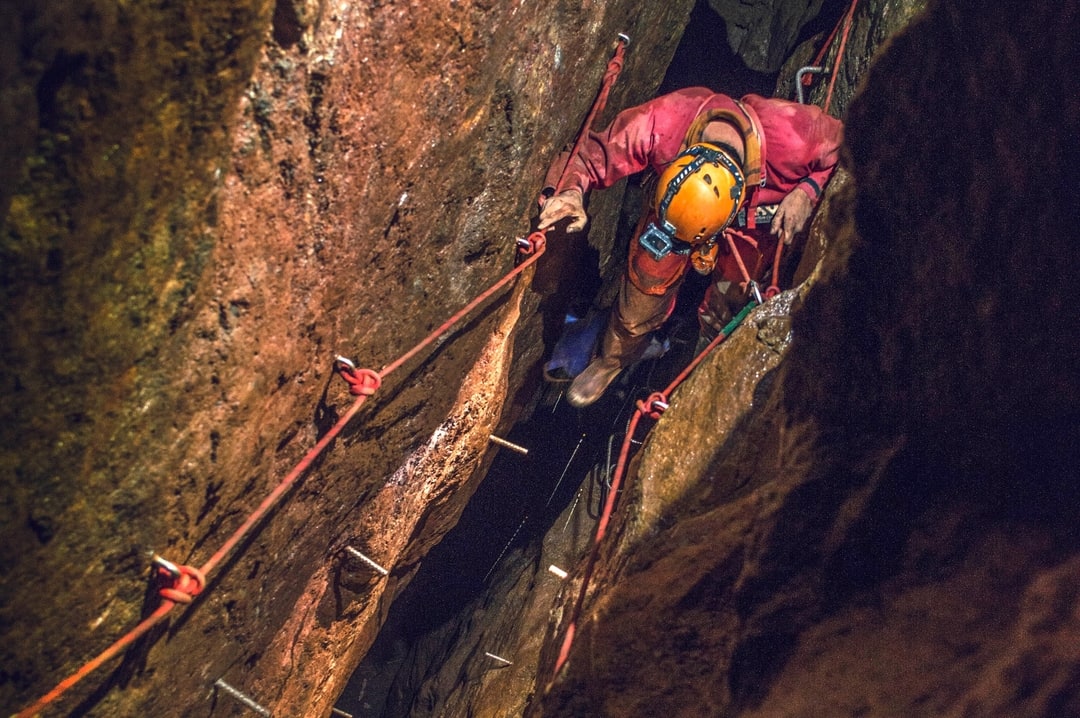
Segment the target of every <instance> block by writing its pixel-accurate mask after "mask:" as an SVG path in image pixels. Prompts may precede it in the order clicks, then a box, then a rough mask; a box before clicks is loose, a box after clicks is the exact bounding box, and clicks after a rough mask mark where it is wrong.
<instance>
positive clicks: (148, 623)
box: [15, 232, 545, 718]
mask: <svg viewBox="0 0 1080 718" xmlns="http://www.w3.org/2000/svg"><path fill="white" fill-rule="evenodd" d="M523 241H524V243H525V246H524V247H522V248H521V252H522V254H526V255H530V256H529V257H528V258H527V259H526V260H525V261H523V262H521V263H520V264H519V265H518V266H517V267H515V268H514V269H513V271H511V272H510V273H508V274H507V275H506V276H504V277H503V278H502V279H500V280H499V281H498V282H496V283H495V284H493V285H492V286H491V287H490V288H488V289H487V290H486V291H484V292H483V293H482V294H481V295H480V296H479V297H477V298H476V299H474V300H473V301H472V302H470V303H469V304H467V305H466V306H465V308H463V309H462V310H461V311H459V312H458V313H457V314H455V315H454V316H452V317H451V318H450V319H448V320H447V321H446V322H444V323H443V324H442V325H440V326H439V328H437V329H436V330H435V331H433V332H432V333H431V334H429V335H428V336H427V337H425V338H424V339H423V340H422V341H421V342H420V343H419V344H417V345H416V346H415V347H413V348H412V349H410V350H409V351H408V352H406V353H405V354H404V355H403V356H402V357H401V358H400V359H398V360H397V361H395V362H393V363H392V364H390V365H389V366H387V367H386V368H384V369H383V370H382V371H380V372H378V373H375V372H373V371H371V370H370V369H361V370H349V371H342V372H341V373H342V375H343V376H345V375H346V374H348V375H350V376H345V378H346V380H347V381H348V382H349V386H350V391H351V392H352V393H353V394H356V395H357V397H356V400H355V401H354V402H353V403H352V405H351V406H350V407H349V408H348V410H346V412H345V413H344V414H343V415H342V416H341V418H339V419H338V420H337V422H336V423H335V424H334V425H333V426H332V427H331V428H330V430H329V431H327V432H326V434H324V435H323V437H322V438H321V439H319V441H318V442H317V443H316V444H315V446H313V447H312V448H311V449H310V450H309V451H308V452H307V454H305V455H304V457H303V458H302V459H301V460H300V462H299V463H298V464H296V466H295V467H293V469H292V470H291V471H290V472H289V473H288V475H286V476H285V478H283V479H282V480H281V481H280V482H279V483H278V485H277V486H275V487H274V489H273V491H271V492H270V494H269V495H268V496H267V497H266V498H265V499H263V501H262V503H261V504H259V506H258V508H256V509H255V510H254V511H253V512H252V513H251V514H250V515H249V516H248V517H247V518H246V519H245V520H244V522H243V523H242V524H241V525H240V527H239V528H238V529H236V531H234V532H233V534H232V535H231V536H230V537H229V538H228V540H226V541H225V543H224V544H222V545H221V548H219V549H218V550H217V551H216V552H214V555H213V556H211V557H210V558H209V559H208V560H207V561H206V563H204V564H203V565H202V566H201V567H200V568H198V569H195V568H192V567H190V566H182V565H181V566H175V567H173V568H174V569H175V571H176V573H175V574H173V573H172V572H170V571H168V570H165V569H159V578H161V579H162V580H163V581H166V582H168V584H167V585H165V586H163V587H162V588H161V590H160V594H161V596H162V602H161V605H160V606H158V608H157V610H155V611H154V612H153V613H152V614H151V615H150V616H149V617H147V618H146V619H144V620H143V621H142V622H141V623H139V624H138V625H137V626H135V628H133V629H132V630H131V631H129V632H128V633H126V634H124V636H122V637H121V638H120V639H119V640H117V641H116V642H115V643H113V644H112V645H111V646H109V647H108V648H107V649H105V650H104V651H102V652H101V653H100V654H99V655H98V656H97V657H95V658H94V659H92V660H90V661H89V662H87V663H86V664H85V665H83V666H82V667H81V668H79V669H78V670H77V671H75V672H74V673H72V674H71V675H70V676H68V677H67V678H65V679H64V680H63V681H61V682H60V683H58V684H57V685H56V687H55V688H53V689H52V690H51V691H49V692H48V693H46V694H45V695H44V696H42V697H41V698H39V699H38V700H37V701H36V702H35V703H34V704H33V705H31V706H29V707H28V708H25V709H23V710H22V711H20V712H19V713H17V714H16V716H15V718H31V716H33V715H35V714H36V713H38V712H39V711H41V710H42V709H43V708H44V707H45V706H47V705H48V704H50V703H52V702H53V701H55V700H56V699H57V698H59V697H60V696H61V695H63V694H64V693H65V692H66V691H67V690H68V689H70V688H71V687H72V686H74V685H75V684H76V683H78V682H79V681H81V680H82V679H83V678H85V677H86V676H87V675H89V674H90V673H92V672H93V671H94V670H96V669H97V668H98V667H99V666H101V665H102V664H103V663H105V662H106V661H108V660H109V659H111V658H113V657H115V656H117V655H119V654H120V653H121V652H122V651H124V650H125V649H127V648H128V647H129V646H130V645H131V644H132V643H134V642H135V641H136V640H137V639H138V638H139V637H141V636H142V635H144V634H145V633H146V632H147V631H149V630H150V629H151V628H153V627H154V626H155V625H157V624H158V623H160V622H161V620H162V619H164V618H165V616H166V614H168V613H169V611H171V610H172V608H173V606H175V605H176V604H177V603H184V604H187V603H190V602H191V601H192V599H193V598H194V597H195V596H196V595H198V594H199V593H201V592H202V590H203V588H204V587H205V585H206V578H205V577H206V576H207V575H208V574H210V573H211V572H212V571H213V570H214V569H215V568H217V567H218V566H219V565H220V564H221V562H222V561H224V560H225V558H226V557H228V555H229V554H230V553H231V552H232V550H233V549H234V548H236V546H237V544H239V543H240V542H241V541H243V540H244V538H245V537H246V536H247V535H248V533H250V531H251V529H252V528H254V527H255V526H256V525H257V524H258V523H259V521H260V520H261V519H262V518H263V517H264V516H266V514H267V513H269V512H270V510H271V509H272V508H274V506H276V505H277V503H278V502H279V501H280V500H281V497H282V496H284V495H285V493H286V492H287V491H288V490H289V489H290V488H291V487H292V485H293V484H294V483H296V481H297V479H299V478H300V477H301V476H302V475H303V473H304V472H305V471H306V470H307V469H308V467H310V466H311V464H312V462H314V461H315V459H316V458H318V456H319V455H320V454H322V452H323V451H324V450H325V449H326V447H327V446H329V445H330V443H331V442H332V441H333V440H334V439H335V438H336V437H337V436H338V434H340V433H341V430H342V429H344V428H345V425H346V424H348V423H349V421H350V420H352V418H353V417H354V416H356V413H357V412H358V411H360V407H361V406H363V404H364V402H365V401H367V398H368V397H369V396H371V395H372V394H374V393H375V391H376V390H377V389H378V388H379V385H380V384H381V381H382V379H383V378H384V377H386V376H387V375H388V374H390V372H392V371H394V370H395V369H397V368H399V367H400V366H401V365H402V364H404V363H405V362H406V361H408V360H409V359H411V358H412V357H414V356H416V354H417V353H418V352H420V351H421V350H422V349H423V348H424V347H426V346H428V345H430V344H431V343H432V342H434V341H435V340H436V339H438V338H439V337H440V336H442V334H443V333H445V332H446V331H447V330H448V329H450V327H451V326H453V325H454V324H455V323H457V322H458V321H460V320H461V319H462V318H463V317H464V316H465V315H466V314H468V313H469V312H470V311H472V310H473V309H475V308H476V307H477V306H478V305H479V304H480V303H482V302H483V301H484V300H485V299H487V298H489V297H490V296H491V295H492V294H494V293H495V292H496V291H498V290H499V289H500V288H502V287H504V286H505V285H506V284H508V283H509V282H510V281H511V280H513V279H514V278H515V277H517V276H518V275H519V274H521V273H522V272H524V271H525V269H526V268H528V267H530V266H532V265H533V264H535V263H536V261H537V260H538V259H539V258H540V257H541V256H542V255H543V253H544V249H545V246H544V235H543V233H540V232H534V233H533V234H531V235H530V236H529V237H528V239H527V240H523ZM170 579H171V580H170Z"/></svg>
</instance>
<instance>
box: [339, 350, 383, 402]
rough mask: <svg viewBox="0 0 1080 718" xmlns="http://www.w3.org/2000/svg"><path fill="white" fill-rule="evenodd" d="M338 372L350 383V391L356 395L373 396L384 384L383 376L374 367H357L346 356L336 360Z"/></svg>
mask: <svg viewBox="0 0 1080 718" xmlns="http://www.w3.org/2000/svg"><path fill="white" fill-rule="evenodd" d="M334 363H335V364H336V365H337V371H338V374H341V378H342V379H344V380H345V381H346V382H348V384H349V393H350V394H352V395H354V396H371V395H372V394H374V393H375V392H377V391H378V390H379V387H380V386H382V377H381V376H380V375H379V372H377V371H375V370H374V369H357V368H356V365H355V364H353V363H352V362H351V361H349V360H348V359H346V358H345V357H342V356H339V357H337V358H336V359H335V360H334Z"/></svg>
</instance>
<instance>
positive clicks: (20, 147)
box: [0, 0, 689, 716]
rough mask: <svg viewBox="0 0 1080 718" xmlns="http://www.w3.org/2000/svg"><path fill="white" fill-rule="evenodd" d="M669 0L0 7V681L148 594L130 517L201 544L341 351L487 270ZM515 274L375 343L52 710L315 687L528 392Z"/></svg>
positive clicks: (305, 699) (309, 692)
mask: <svg viewBox="0 0 1080 718" xmlns="http://www.w3.org/2000/svg"><path fill="white" fill-rule="evenodd" d="M688 11H689V3H688V2H678V3H671V4H665V5H663V6H655V7H648V8H639V7H638V4H637V3H633V2H604V3H592V4H588V5H586V6H584V7H579V6H578V5H576V4H566V3H563V4H556V5H553V6H548V7H545V8H542V9H541V8H538V7H533V6H531V5H529V4H527V3H522V2H499V3H495V2H457V1H456V0H454V1H452V2H436V3H415V2H414V3H411V4H408V3H406V4H401V3H347V2H336V1H334V0H325V1H318V0H315V1H312V2H307V1H304V2H301V1H299V0H297V1H296V2H291V1H290V0H280V2H248V3H244V2H230V3H219V2H213V3H201V4H200V3H196V4H191V3H187V4H184V5H183V7H180V6H177V7H172V6H169V7H165V6H164V5H146V4H138V3H136V4H124V3H121V4H120V5H117V4H115V3H107V2H97V1H95V0H83V1H81V2H76V3H67V2H65V3H50V2H45V3H29V2H27V3H22V2H20V3H15V4H13V5H12V4H9V5H8V6H6V7H5V8H4V10H2V11H0V15H2V16H3V17H4V19H5V21H9V22H8V24H6V25H5V27H10V28H11V37H10V42H9V43H8V44H7V46H6V47H5V49H4V50H3V52H4V53H5V55H4V56H5V58H6V59H7V60H9V61H10V62H5V63H3V64H4V67H3V70H0V72H2V73H3V74H2V75H0V81H2V82H3V87H2V88H0V92H2V97H3V100H4V102H3V103H2V104H3V106H4V108H5V109H4V110H3V114H2V115H0V116H2V117H3V118H4V120H5V133H4V137H3V138H2V139H0V156H2V157H3V158H4V160H5V161H4V163H3V164H4V169H3V172H4V173H5V174H4V179H5V181H4V182H3V183H2V184H3V187H2V189H0V193H2V194H0V206H2V207H3V209H4V225H3V235H2V240H0V273H2V277H3V291H4V312H3V316H2V318H0V322H2V324H0V326H2V329H0V336H2V339H0V356H2V357H3V365H4V372H3V379H2V382H3V384H2V386H0V436H2V441H0V445H2V447H3V448H2V450H0V466H2V467H3V470H2V472H0V481H2V482H3V491H4V495H5V497H6V499H7V500H6V501H5V505H4V510H3V514H2V524H3V527H4V537H5V545H6V547H7V551H6V552H5V558H4V559H3V579H2V581H3V593H2V603H0V617H2V625H3V627H4V640H3V651H4V653H3V669H2V671H3V682H2V684H0V702H2V704H3V706H4V708H5V709H6V710H9V711H14V710H17V709H19V708H21V707H24V706H26V705H27V704H29V703H30V702H31V701H32V700H33V699H34V698H36V697H37V696H40V695H42V694H43V693H45V692H46V691H47V690H48V689H49V688H51V687H52V686H53V685H55V684H56V683H57V682H59V681H60V680H61V679H62V678H64V677H65V676H67V675H69V674H70V673H71V672H72V671H74V670H76V669H77V668H78V667H79V666H81V665H83V664H84V662H85V661H87V660H89V659H91V658H93V657H94V656H95V655H97V654H98V653H99V652H100V651H102V650H104V649H105V648H106V647H108V646H109V645H110V644H111V643H112V641H114V640H115V639H116V638H118V637H120V636H122V635H123V634H124V633H125V632H126V631H128V630H129V629H130V628H132V627H133V626H134V625H136V623H137V622H138V621H139V619H140V618H141V617H142V616H144V615H145V614H147V613H149V612H150V611H151V610H152V609H153V608H154V607H155V606H156V605H158V602H159V598H158V596H157V593H156V589H155V587H153V586H148V581H147V577H148V554H149V552H150V551H151V550H154V551H157V552H159V553H160V554H162V555H164V556H165V557H166V558H168V559H170V560H171V561H173V562H176V563H181V564H190V565H191V566H194V567H196V568H197V567H199V566H204V565H208V564H207V562H208V561H209V559H210V557H211V556H212V555H214V554H215V552H216V551H217V550H218V549H219V548H220V547H221V546H222V545H223V543H224V542H225V541H226V539H228V538H229V537H230V536H232V535H233V532H234V531H235V530H237V528H238V527H239V526H241V525H242V524H243V521H244V519H245V518H246V517H247V516H249V515H250V513H251V512H252V511H253V510H254V509H255V507H257V506H258V505H259V502H260V501H262V500H263V499H264V498H265V497H267V496H269V495H271V491H272V490H273V489H275V487H277V486H278V485H279V482H280V481H281V480H282V478H283V477H284V476H286V475H287V474H288V473H289V472H290V470H291V469H292V468H293V467H295V466H297V464H298V462H299V461H300V459H301V458H302V457H304V456H305V455H306V454H307V452H308V451H309V450H311V448H312V447H313V446H314V445H315V444H316V441H317V440H318V439H319V438H320V437H322V436H324V435H325V433H326V432H327V431H328V430H329V428H330V427H331V426H332V425H333V424H334V421H335V420H336V419H337V418H339V417H340V416H341V415H342V414H343V413H344V412H345V410H346V409H347V407H349V406H350V402H351V401H352V397H350V395H349V394H348V392H347V391H346V387H345V384H344V383H343V382H342V381H341V380H340V379H338V378H337V376H336V375H335V374H334V373H333V372H332V361H333V358H334V356H335V355H336V354H344V355H347V356H349V357H351V358H353V359H355V360H356V361H357V362H358V364H360V365H361V366H363V367H370V368H372V369H378V368H379V367H385V366H388V365H390V364H391V362H393V361H394V360H395V359H397V358H398V357H400V356H402V355H403V354H404V353H405V352H406V351H408V350H409V349H410V348H411V347H413V346H414V345H415V344H416V343H417V342H418V341H420V340H421V339H422V338H423V337H425V336H426V335H427V334H428V333H429V332H430V331H432V330H433V329H434V328H435V327H437V326H438V325H439V324H440V323H441V322H442V321H443V320H445V319H446V318H447V317H449V316H450V315H451V314H452V313H453V312H454V311H456V310H457V309H458V308H460V307H462V306H464V305H465V304H466V302H468V301H469V300H471V299H472V298H474V297H476V296H477V295H479V294H480V293H481V291H483V290H484V289H486V288H487V287H489V286H491V284H492V283H494V282H495V281H496V280H497V279H499V278H500V277H502V276H504V275H505V274H506V273H507V272H508V271H510V269H511V268H512V267H513V265H514V261H515V256H516V250H515V238H516V237H519V236H523V235H524V234H525V233H526V232H527V230H528V225H529V217H530V215H531V214H532V213H533V212H534V207H535V204H534V201H535V197H536V193H537V191H538V189H539V184H540V182H541V178H542V176H543V170H544V168H545V167H546V165H547V163H548V162H549V161H550V159H551V158H552V157H553V156H554V155H555V153H556V150H557V149H558V148H560V147H561V146H562V145H563V144H564V143H565V142H567V141H568V140H570V139H571V138H572V137H573V136H574V134H575V133H576V132H577V131H578V129H579V125H580V123H581V119H582V118H583V117H584V116H585V113H586V111H587V109H588V107H589V104H590V103H591V102H592V99H593V96H594V94H595V91H596V88H597V86H598V84H599V80H600V77H601V75H602V73H603V71H604V69H605V63H606V62H607V60H608V58H609V56H610V54H611V51H612V49H613V48H614V45H615V39H616V36H617V33H619V32H625V33H627V34H628V35H630V36H631V37H633V38H634V40H635V41H641V42H643V43H644V46H646V47H649V48H650V53H649V55H648V56H645V55H641V54H638V55H634V56H631V57H630V58H629V59H628V61H627V77H629V78H632V79H631V80H629V81H624V82H622V83H621V84H620V85H619V87H617V88H616V90H615V92H614V93H613V95H612V100H611V104H612V105H613V106H624V105H626V104H628V103H629V102H632V101H635V100H639V99H644V98H645V97H647V96H648V95H649V94H651V92H652V91H653V89H654V88H655V86H656V85H657V84H658V83H659V79H660V76H661V74H662V72H663V68H664V65H665V64H666V59H667V58H668V57H670V55H671V53H672V51H673V50H674V47H675V45H676V43H677V41H678V36H679V33H680V30H681V24H682V23H683V22H685V17H686V15H687V14H688ZM556 107H557V108H559V110H558V111H557V112H556V111H554V110H553V108H556ZM551 254H552V255H553V256H555V255H557V254H558V252H557V251H553V252H552V253H551ZM528 282H529V278H528V277H526V278H525V279H524V280H523V281H521V282H517V283H516V284H517V285H519V286H514V287H509V288H507V289H505V290H503V291H502V292H500V293H498V294H497V296H496V297H493V298H492V300H491V301H490V302H488V303H487V304H486V305H484V306H483V307H481V308H478V310H477V311H476V312H475V313H474V314H472V315H471V316H470V317H468V318H467V320H465V321H464V322H462V323H461V324H459V325H458V326H457V327H456V328H455V329H454V330H453V332H452V334H451V335H449V336H448V337H446V338H444V340H441V341H440V342H438V343H437V344H436V345H434V346H432V347H430V348H429V350H428V351H426V352H421V354H420V355H418V356H416V357H415V358H414V359H413V360H412V362H411V363H408V364H406V365H404V366H402V367H401V369H400V370H399V371H397V372H395V373H394V375H393V376H392V377H386V381H384V383H383V386H382V387H381V389H380V390H379V392H378V394H377V396H376V397H373V398H372V399H370V400H369V401H368V402H367V403H366V404H365V406H364V407H363V408H362V410H361V411H360V413H359V415H358V416H357V417H356V419H355V420H354V421H353V422H352V423H351V424H350V425H349V426H348V427H347V428H346V429H345V431H343V432H342V434H341V435H340V436H339V437H338V438H337V439H336V440H335V441H334V442H333V444H332V445H331V446H330V447H328V451H326V452H325V453H324V454H321V455H320V456H319V457H318V458H317V459H316V460H315V463H314V465H313V467H312V469H311V470H310V471H309V472H308V473H306V474H305V476H304V477H303V478H302V480H301V481H299V482H298V483H297V484H296V485H295V486H294V487H293V488H292V489H291V490H290V491H289V492H287V495H286V496H284V497H283V500H282V501H281V503H280V505H278V506H276V507H275V508H274V510H272V511H271V512H270V513H269V515H268V516H267V517H266V518H265V520H263V521H260V522H259V523H258V525H257V526H254V527H252V531H251V532H250V534H248V535H246V536H245V538H244V540H243V541H241V542H240V543H239V544H238V545H237V546H236V548H235V550H234V551H232V552H231V553H230V554H229V555H228V556H227V557H225V558H224V560H221V561H218V562H215V563H213V567H214V571H212V572H211V575H210V576H209V577H208V578H209V585H208V586H207V589H206V590H205V591H204V592H203V594H202V595H201V596H200V597H199V598H198V599H197V600H196V601H195V603H194V604H193V605H192V606H190V607H188V608H184V609H181V608H178V609H175V610H174V611H173V612H172V614H171V615H170V617H169V618H168V619H167V621H165V622H164V623H163V624H160V625H159V626H157V627H156V628H155V629H154V630H153V631H151V632H150V634H149V635H148V636H146V637H145V638H144V639H143V640H140V641H139V642H137V644H136V645H135V646H134V647H133V648H132V650H131V651H130V652H128V653H127V654H126V656H125V658H124V659H123V661H113V662H109V663H107V664H106V665H105V666H104V667H103V668H102V669H100V670H99V671H98V672H97V673H95V674H93V675H92V676H91V677H90V678H89V679H87V680H84V681H83V682H81V683H80V684H78V685H77V686H76V687H75V688H74V689H72V690H70V691H69V692H68V693H66V694H65V695H64V696H63V697H62V699H61V700H59V701H57V702H56V703H55V704H53V705H52V706H50V708H49V710H50V711H53V712H63V711H75V712H77V713H91V714H95V715H110V716H112V715H148V714H154V715H162V716H164V715H184V714H188V713H189V712H200V711H202V710H204V709H205V710H218V711H228V710H231V708H232V704H231V703H229V702H228V701H229V700H230V699H229V698H228V697H227V696H226V695H224V694H222V693H220V692H219V693H217V694H213V692H212V690H211V686H213V685H214V683H215V681H216V680H218V679H224V680H225V681H226V682H227V683H229V684H230V685H233V686H236V687H238V688H241V689H243V690H245V691H247V692H248V693H250V694H251V695H252V696H253V697H254V698H255V699H256V700H258V701H259V702H261V703H262V704H263V705H265V706H267V707H268V708H270V709H273V710H274V712H275V714H276V715H319V714H326V713H328V712H329V709H330V705H331V703H332V701H333V699H334V697H335V696H336V694H337V692H338V691H340V688H341V686H342V685H343V682H344V680H345V679H346V678H347V677H348V675H349V674H350V672H351V670H352V667H353V666H354V665H355V664H356V662H357V661H358V660H359V658H360V656H362V654H363V652H364V650H366V643H367V642H369V641H370V638H371V636H372V635H373V633H374V631H375V630H376V627H377V625H378V623H379V621H380V617H381V614H382V613H384V612H385V608H386V606H387V605H388V604H389V602H390V601H391V600H392V599H393V597H394V595H395V594H396V592H397V591H398V590H400V588H401V587H402V586H403V585H404V584H405V583H407V581H408V579H409V577H410V576H411V574H412V572H413V571H414V570H415V566H416V564H417V562H418V561H419V559H420V558H421V557H422V556H423V555H424V553H426V551H427V549H428V548H429V547H430V546H431V545H432V544H433V543H435V542H437V541H438V538H439V536H440V535H441V533H443V532H445V530H446V529H447V528H448V527H449V526H450V525H452V524H453V523H454V521H455V520H456V516H457V514H458V513H459V512H460V510H461V507H462V506H463V505H464V503H465V502H466V501H467V500H468V497H469V496H470V495H471V493H472V491H473V489H474V488H475V485H476V482H477V481H478V480H479V478H480V477H481V476H482V474H483V471H482V467H483V466H484V464H485V462H486V461H488V460H489V458H490V455H491V449H490V446H489V444H488V434H489V433H491V431H493V430H494V429H495V428H496V427H497V426H498V425H499V424H500V422H502V423H503V424H505V423H507V422H508V421H510V420H511V419H512V417H513V416H514V415H515V414H517V413H519V412H520V411H521V407H520V406H518V405H516V404H513V403H510V404H509V405H508V404H507V402H506V399H507V396H508V394H509V395H511V396H512V395H513V394H514V393H516V392H517V391H518V389H519V388H520V387H521V386H522V385H523V384H524V382H525V380H526V378H527V377H529V376H530V375H531V376H535V374H531V372H533V370H534V368H535V362H536V359H538V358H539V356H540V353H541V352H542V350H543V347H542V343H541V342H539V341H536V340H532V339H530V336H533V335H536V334H537V331H536V329H535V328H532V329H530V328H529V326H525V327H524V328H522V327H520V326H518V325H519V322H517V319H518V317H519V316H520V315H519V312H522V311H523V310H524V316H525V317H526V318H527V320H528V322H527V324H529V323H531V324H533V325H535V326H536V327H538V326H539V325H540V324H541V319H542V314H538V313H537V308H538V307H537V305H538V300H539V296H538V295H536V294H534V293H526V292H524V287H525V286H526V285H527V284H528ZM543 311H545V312H546V311H547V309H546V308H545V309H543ZM523 329H524V333H522V330H523ZM518 336H521V337H522V338H521V340H520V342H519V344H518V346H519V348H518V349H516V350H515V343H516V342H518V340H517V339H516V337H518ZM504 415H505V417H506V418H504ZM347 547H353V548H356V549H358V550H361V551H363V552H366V553H367V554H369V555H371V556H372V557H373V558H375V559H377V560H378V561H380V562H382V563H383V564H384V565H386V566H388V567H389V568H391V569H392V571H391V575H390V577H389V578H387V579H380V580H374V579H373V577H372V575H371V574H370V573H368V572H365V569H364V567H363V565H362V564H357V563H356V561H355V560H354V559H352V558H350V556H351V554H349V553H348V552H347V551H346V548H347ZM90 586H92V587H93V588H92V589H90V588H89V587H90ZM117 664H119V665H117ZM166 666H167V668H166ZM208 695H212V696H216V697H212V698H207V696H208ZM181 697H183V701H182V702H178V699H179V698H181ZM189 700H190V701H193V703H194V705H193V706H188V705H187V704H188V702H189ZM207 706H210V707H207Z"/></svg>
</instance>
